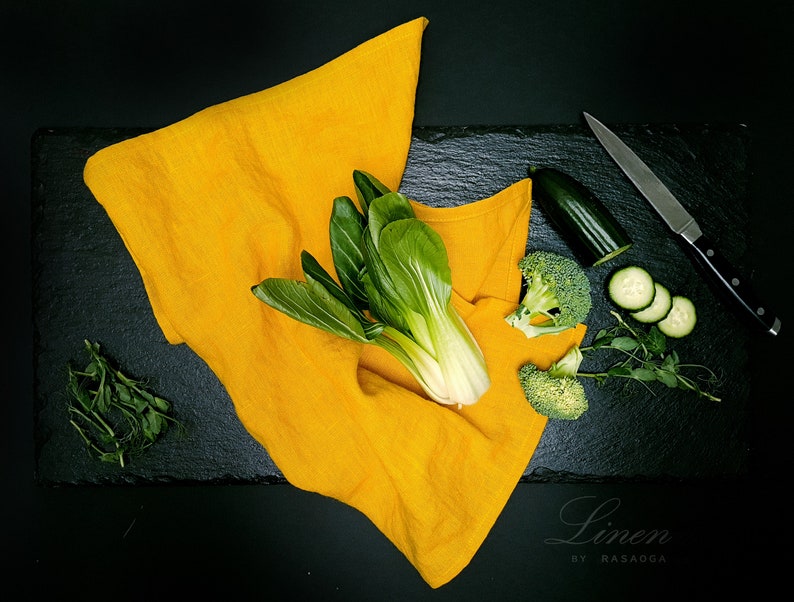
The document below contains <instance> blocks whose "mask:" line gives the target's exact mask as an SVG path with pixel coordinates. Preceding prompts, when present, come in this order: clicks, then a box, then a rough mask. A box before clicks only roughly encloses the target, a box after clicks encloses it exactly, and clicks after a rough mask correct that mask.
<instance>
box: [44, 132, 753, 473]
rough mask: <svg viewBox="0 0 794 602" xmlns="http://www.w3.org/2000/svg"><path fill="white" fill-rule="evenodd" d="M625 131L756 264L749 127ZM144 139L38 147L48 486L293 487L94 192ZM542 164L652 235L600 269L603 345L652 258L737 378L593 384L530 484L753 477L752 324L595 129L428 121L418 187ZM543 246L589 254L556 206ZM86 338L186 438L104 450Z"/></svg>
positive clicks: (736, 259)
mask: <svg viewBox="0 0 794 602" xmlns="http://www.w3.org/2000/svg"><path fill="white" fill-rule="evenodd" d="M614 129H615V131H616V133H618V134H619V135H620V136H621V137H622V138H623V139H624V140H625V141H626V142H627V143H628V144H629V145H630V146H631V147H633V148H634V149H635V150H636V151H637V152H638V153H639V154H640V155H641V156H642V157H643V158H644V159H645V160H646V162H647V163H648V164H649V165H650V166H651V167H652V168H653V169H654V170H655V171H656V172H657V174H658V175H659V176H660V177H661V178H662V179H664V180H665V181H666V182H667V183H668V186H669V188H670V189H671V191H672V192H673V193H674V194H675V195H677V196H678V198H679V199H680V200H681V201H682V202H683V203H684V204H685V205H686V206H687V207H688V208H689V209H690V212H691V213H693V215H694V216H695V217H696V218H697V219H698V220H699V222H700V223H701V225H702V226H703V228H704V230H705V231H706V233H707V234H709V235H710V237H711V238H712V239H713V240H714V242H715V244H717V245H718V246H719V247H720V248H721V249H722V250H723V252H724V254H725V255H726V256H727V257H728V259H730V260H731V261H732V262H733V263H734V264H735V265H736V266H737V267H738V268H739V269H740V270H741V271H742V272H744V273H746V274H750V273H751V272H750V266H748V265H747V264H746V257H747V252H748V249H749V244H750V241H749V228H748V212H749V211H748V199H747V184H748V170H747V152H748V146H749V143H750V136H749V133H748V131H747V129H746V128H745V127H743V126H741V125H734V124H721V125H705V124H693V125H672V124H671V125H653V126H648V125H624V126H621V127H615V128H614ZM144 131H145V130H135V129H112V128H102V129H85V128H81V129H43V130H40V131H38V132H36V134H35V135H34V137H33V140H32V174H33V182H32V201H33V206H32V211H33V233H32V256H33V279H34V286H33V311H34V351H35V366H34V375H35V384H34V386H35V396H36V399H35V416H34V437H35V449H36V481H37V483H39V484H41V485H47V486H59V485H75V484H95V485H98V484H113V485H115V484H137V485H144V484H153V483H179V484H187V483H205V484H206V483H219V484H234V483H280V482H284V478H283V475H282V474H281V472H280V471H279V469H278V467H277V466H275V464H274V463H273V462H272V460H271V459H270V457H269V456H268V454H267V451H266V450H265V449H263V448H262V446H261V445H260V444H259V443H258V442H256V441H255V440H254V439H253V438H252V437H251V436H250V435H249V434H248V433H247V431H245V429H244V428H243V427H242V425H241V424H240V422H239V420H238V419H237V417H236V415H235V412H234V407H233V405H232V402H231V400H230V399H229V397H228V395H227V393H226V391H225V389H224V388H223V386H222V385H221V384H220V383H219V381H218V380H217V378H216V377H215V375H214V374H213V373H212V372H211V371H210V370H209V368H208V367H207V366H206V364H204V362H203V361H202V360H201V359H200V358H199V357H198V356H196V355H195V354H194V353H193V352H192V351H191V350H190V349H189V348H187V347H186V346H185V345H179V346H172V345H170V344H168V343H167V342H166V340H165V338H164V337H163V335H162V333H161V332H160V330H159V328H158V326H157V324H156V322H155V320H154V317H153V314H152V312H151V307H150V305H149V302H148V299H147V297H146V294H145V292H144V289H143V284H142V281H141V278H140V275H139V273H138V271H137V268H136V267H135V265H134V263H133V262H132V259H131V257H130V256H129V254H128V253H127V251H126V249H125V248H124V245H123V243H122V241H121V239H120V237H119V236H118V233H117V232H116V230H115V228H114V227H113V225H112V223H111V222H110V220H109V219H108V217H107V215H106V214H105V212H104V209H102V207H101V206H100V205H99V204H98V203H97V202H96V201H95V200H94V198H93V197H92V195H91V193H90V192H89V190H88V189H87V188H86V187H85V185H84V184H83V181H82V170H83V167H84V165H85V161H86V160H87V159H88V157H89V156H90V155H91V154H93V153H94V152H96V151H97V150H99V149H100V148H103V147H105V146H108V145H110V144H113V143H115V142H118V141H120V140H123V139H125V138H129V137H132V136H135V135H138V134H141V133H143V132H144ZM530 164H534V165H538V166H552V167H557V168H560V169H562V170H564V171H566V172H568V173H570V174H571V175H573V176H574V177H576V178H577V179H579V180H580V181H581V182H582V183H584V184H585V185H586V186H588V187H589V188H590V189H591V190H592V191H593V192H594V193H596V195H597V196H599V197H600V198H601V200H602V201H604V203H605V204H606V205H607V206H608V207H609V208H610V209H611V210H612V212H613V213H614V214H615V216H616V217H617V218H618V219H619V220H620V221H621V222H622V223H623V224H624V226H625V227H626V229H627V230H628V232H629V234H630V235H631V236H632V237H633V239H634V241H635V245H634V247H633V248H632V249H631V250H630V251H628V252H626V253H624V254H623V255H621V256H620V257H619V258H617V259H616V260H614V261H613V262H610V263H608V264H606V265H604V266H600V267H597V268H588V269H587V273H588V276H589V277H590V280H591V283H592V285H593V291H594V295H593V297H594V308H593V311H592V313H591V316H590V319H589V320H588V325H589V327H590V332H589V333H588V337H587V338H586V339H585V342H588V341H589V339H590V337H591V336H592V335H593V334H594V333H595V331H596V330H598V328H599V327H605V326H609V325H611V324H612V323H613V322H612V318H611V317H610V316H609V313H608V312H609V310H610V309H611V307H610V306H609V304H608V303H607V302H606V298H605V295H604V294H603V288H604V282H605V278H606V276H607V275H608V274H609V272H610V271H611V270H613V269H615V268H616V267H618V266H620V265H624V264H627V263H638V264H640V265H644V266H646V267H647V268H648V269H649V270H650V271H651V272H652V273H653V274H654V276H655V277H656V278H657V280H659V281H660V282H663V283H665V284H666V285H667V286H668V288H670V289H671V291H673V292H682V293H685V294H686V295H687V296H689V297H690V298H691V299H692V300H693V301H694V302H695V304H696V305H697V307H698V309H699V323H698V326H697V328H696V331H695V332H694V333H693V334H692V335H691V336H690V337H688V338H686V339H682V340H680V341H675V342H673V343H671V344H672V345H673V347H674V348H675V349H676V350H677V351H678V353H679V355H680V356H681V357H682V358H683V359H684V360H686V361H689V362H693V363H705V364H708V365H709V366H710V367H712V368H719V369H721V370H722V376H723V382H722V383H721V386H720V388H719V390H718V392H719V393H720V394H721V396H722V398H723V400H722V401H721V402H719V403H716V402H709V401H706V400H702V399H698V398H696V397H695V396H694V395H692V394H688V393H685V392H682V391H677V390H668V389H660V388H658V387H654V389H653V391H654V393H651V392H649V391H648V390H646V389H643V388H642V387H641V386H639V385H637V386H631V387H628V388H626V387H623V386H621V383H614V382H612V383H609V384H607V385H605V386H603V387H598V386H597V385H595V384H594V383H593V382H591V381H585V386H586V387H587V390H588V397H589V399H590V402H591V404H590V405H591V407H590V410H589V411H588V412H587V413H586V414H585V415H584V416H583V417H582V418H581V419H580V420H578V421H575V422H563V421H550V422H549V425H548V427H547V428H546V431H545V432H544V435H543V438H542V440H541V442H540V445H539V446H538V448H537V450H536V453H535V455H534V456H533V458H532V460H531V462H530V463H529V465H528V466H527V469H526V471H525V472H524V475H523V478H522V481H525V482H583V481H587V482H614V481H622V482H623V481H655V482H658V481H692V480H704V479H710V480H713V479H723V478H732V477H736V476H740V475H743V474H745V472H746V470H747V463H748V447H749V442H748V428H749V425H748V417H747V405H748V402H749V399H750V393H751V388H750V384H749V382H748V378H749V377H748V362H749V358H748V357H747V344H746V343H747V340H748V338H749V337H750V331H749V327H748V326H747V325H745V324H744V323H742V322H738V321H737V319H736V317H735V314H734V313H732V311H731V309H729V307H728V306H726V305H725V304H724V303H722V301H721V299H720V298H719V297H718V296H716V295H715V293H714V291H713V289H712V288H710V286H709V285H708V284H707V283H706V282H704V281H702V279H701V277H700V275H699V273H698V272H697V271H696V270H695V268H694V267H693V265H692V264H691V262H690V261H689V259H688V257H687V256H686V254H685V253H684V252H683V250H682V249H681V247H680V246H679V245H678V244H677V243H676V242H675V241H674V240H672V239H671V238H670V236H669V235H668V232H667V230H666V228H665V227H664V225H663V224H662V222H661V220H660V219H659V218H658V217H657V216H656V215H655V214H654V213H653V211H652V210H651V209H650V208H649V207H648V206H647V204H646V203H645V202H644V201H643V200H642V199H641V198H640V197H639V195H638V193H637V192H636V191H635V190H634V188H633V187H632V186H631V184H630V183H629V182H628V181H627V180H626V179H625V178H624V177H623V176H622V175H621V174H620V172H619V171H618V170H617V168H616V166H615V165H614V164H613V163H612V162H611V159H609V157H608V156H607V155H606V153H605V152H604V151H603V150H602V149H601V147H600V146H599V145H598V143H597V142H596V141H595V139H594V138H593V137H592V135H591V134H590V133H589V130H586V129H585V128H584V127H581V126H531V127H530V126H526V127H525V126H520V127H421V128H415V130H414V133H413V140H412V145H411V151H410V154H409V158H408V164H407V168H406V171H405V175H404V178H403V182H402V186H401V191H402V192H404V193H405V194H407V195H408V196H409V197H411V198H414V199H416V200H419V201H422V202H425V203H427V204H430V205H436V206H454V205H458V204H463V203H468V202H472V201H474V200H478V199H481V198H486V197H489V196H491V195H493V194H494V193H496V192H498V191H499V190H501V189H503V188H505V187H507V186H509V185H510V184H512V183H514V182H516V181H517V180H519V179H522V178H525V177H527V175H528V171H527V170H528V166H529V165H530ZM530 248H543V249H549V250H554V251H557V252H560V253H563V254H569V255H570V254H571V251H570V249H569V248H568V246H567V244H566V242H565V240H564V239H562V238H561V237H560V236H559V235H558V233H557V232H555V230H554V229H553V228H552V227H551V225H550V224H549V223H548V222H547V221H546V220H545V218H544V215H543V213H542V210H541V209H540V207H539V206H535V207H534V208H533V211H532V217H531V224H530V236H529V242H528V249H530ZM726 325H728V326H727V327H726ZM84 339H89V340H91V341H96V342H99V343H100V345H101V346H102V349H103V351H104V352H105V353H106V354H107V355H109V356H110V357H111V358H112V359H114V360H115V361H116V362H118V363H119V364H120V365H121V367H122V369H125V370H126V371H127V373H129V374H131V375H133V376H136V377H141V378H146V379H147V380H148V382H149V384H150V386H151V387H152V388H153V389H154V390H155V391H156V392H157V393H158V394H160V395H161V396H163V397H165V398H167V399H169V400H170V401H171V402H172V403H173V404H174V407H175V411H176V414H177V417H178V418H179V420H180V421H181V422H183V423H184V424H185V426H186V427H187V428H186V431H185V433H184V434H181V435H180V434H179V433H178V431H176V430H171V431H169V433H168V434H167V435H166V437H165V438H164V439H163V440H162V441H160V442H159V443H158V444H157V445H155V446H154V447H152V448H151V449H150V450H149V451H148V452H147V453H146V454H145V455H143V456H141V457H139V458H136V459H134V461H133V462H132V463H131V464H129V465H128V466H127V467H126V468H124V469H123V470H122V469H120V468H119V467H118V466H117V465H114V464H104V463H101V462H98V461H97V460H95V459H93V458H91V457H90V456H89V455H88V454H87V452H86V450H85V449H84V447H83V445H82V442H81V440H80V439H79V437H78V436H77V434H76V433H75V432H74V430H73V429H72V427H71V426H70V425H69V421H68V415H67V412H66V394H65V384H66V365H67V363H69V362H71V363H73V364H74V365H76V366H80V367H82V366H84V365H85V361H86V356H85V354H84V351H83V340H84ZM583 367H587V366H583ZM591 367H592V366H591Z"/></svg>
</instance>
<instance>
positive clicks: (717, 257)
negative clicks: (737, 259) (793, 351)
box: [690, 235, 781, 335]
mask: <svg viewBox="0 0 794 602" xmlns="http://www.w3.org/2000/svg"><path fill="white" fill-rule="evenodd" d="M690 246H691V248H692V250H693V251H694V254H695V258H696V259H697V261H698V263H700V264H701V265H702V266H703V268H704V269H705V270H706V271H707V272H709V274H710V275H711V276H712V277H713V278H714V279H715V280H716V281H717V282H719V283H720V285H721V286H722V287H723V288H724V290H725V291H726V292H727V293H728V295H729V297H731V298H732V299H733V300H734V301H736V302H737V303H738V305H739V307H741V308H743V309H744V313H746V314H747V315H749V316H751V317H752V318H754V320H755V322H756V323H757V324H760V326H761V327H762V328H763V329H765V330H766V332H768V333H769V334H772V335H776V334H777V333H778V332H779V331H780V326H781V322H780V319H779V318H778V317H777V316H775V314H774V313H773V312H772V311H770V310H769V308H768V307H766V306H765V305H763V304H762V303H761V302H760V301H759V300H758V299H756V297H755V295H754V294H753V292H752V290H750V283H749V280H745V279H744V278H743V277H742V276H740V275H739V273H738V272H737V271H736V269H735V268H734V267H733V266H732V265H731V264H730V263H729V262H728V260H727V259H725V257H723V255H722V254H721V253H720V252H719V251H717V248H716V247H715V246H714V245H713V244H712V243H711V241H710V240H709V239H708V238H706V237H705V236H702V235H701V236H699V237H698V238H696V239H695V240H694V241H693V242H691V243H690Z"/></svg>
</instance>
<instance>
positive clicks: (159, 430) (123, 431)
mask: <svg viewBox="0 0 794 602" xmlns="http://www.w3.org/2000/svg"><path fill="white" fill-rule="evenodd" d="M85 350H86V352H87V353H88V355H89V358H90V361H89V363H88V365H87V366H86V367H85V368H84V369H83V370H76V369H74V368H72V366H71V365H69V366H67V371H68V384H67V392H68V394H69V407H68V411H69V415H70V420H69V422H70V423H71V425H72V426H73V427H74V428H75V430H76V431H77V433H78V434H79V435H80V437H81V438H82V439H83V442H84V443H85V445H86V448H87V449H88V451H89V452H90V453H91V454H92V455H93V456H95V457H96V458H98V459H99V460H102V461H103V462H112V463H118V464H119V465H120V466H121V467H122V468H123V467H124V466H125V465H126V464H127V462H128V461H129V459H131V458H132V457H134V456H137V455H139V454H141V453H143V452H144V451H146V449H148V448H149V447H150V446H151V445H152V444H153V443H155V442H156V441H157V440H158V439H159V438H160V437H161V436H162V435H163V434H165V432H166V430H167V429H168V425H169V423H174V424H175V425H178V426H179V427H180V428H181V427H182V425H181V424H180V423H179V422H178V421H177V420H176V419H175V418H173V417H172V416H171V411H172V408H171V404H170V403H169V402H168V401H166V400H165V399H163V398H162V397H159V396H158V395H155V394H154V393H152V392H151V391H150V390H149V389H148V388H147V387H146V384H145V383H144V382H143V381H140V380H137V379H135V378H131V377H129V376H127V375H126V374H124V373H123V372H122V371H121V370H120V369H119V368H118V367H117V366H114V365H113V364H112V363H111V361H110V360H109V359H108V358H107V357H105V355H103V354H102V353H101V352H100V347H99V344H98V343H91V342H90V341H85Z"/></svg>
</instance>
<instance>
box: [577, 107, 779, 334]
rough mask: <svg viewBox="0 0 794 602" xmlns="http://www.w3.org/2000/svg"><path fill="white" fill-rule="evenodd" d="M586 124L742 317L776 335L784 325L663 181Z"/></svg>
mask: <svg viewBox="0 0 794 602" xmlns="http://www.w3.org/2000/svg"><path fill="white" fill-rule="evenodd" d="M584 117H585V119H586V120H587V124H588V125H589V126H590V129H591V130H593V133H594V134H595V136H596V138H597V139H598V141H599V142H600V143H601V145H602V146H603V147H604V148H605V149H606V151H607V153H609V155H610V156H611V157H612V159H614V160H615V163H617V164H618V167H620V169H621V170H623V173H625V174H626V176H628V178H629V180H631V182H632V183H633V184H634V186H636V187H637V189H638V190H639V191H640V193H641V194H642V196H644V197H645V198H646V199H647V200H648V202H649V203H650V204H651V206H652V207H653V208H654V209H655V210H656V212H657V213H658V214H659V215H660V216H661V217H662V219H663V220H664V221H665V223H666V224H667V225H668V226H669V227H670V229H671V230H672V231H673V232H675V233H676V234H677V235H678V236H680V237H681V238H682V239H683V240H684V241H685V242H686V244H687V246H688V247H689V248H690V249H691V250H692V252H693V254H694V257H695V259H696V261H697V263H698V264H699V265H700V266H701V267H702V268H704V269H705V270H706V272H707V273H708V274H709V275H710V276H712V277H713V279H714V280H715V281H716V282H717V283H718V284H719V286H721V287H722V288H724V289H725V290H726V291H727V292H728V295H729V297H730V298H732V299H734V300H735V301H736V302H737V303H738V306H739V307H740V308H743V313H745V314H746V315H748V316H750V317H751V318H752V319H753V320H754V321H755V322H756V323H757V324H759V325H760V326H761V327H762V328H763V329H764V330H765V331H766V332H768V333H769V334H772V335H776V334H777V333H778V332H779V331H780V326H781V322H780V319H779V318H777V317H776V316H775V315H774V313H773V312H771V311H770V310H769V308H767V307H766V306H764V305H763V304H762V303H760V302H759V301H758V300H757V299H756V298H755V295H754V294H753V292H752V291H751V290H750V287H749V282H747V281H745V279H744V278H742V277H741V276H740V275H739V273H738V272H737V271H736V269H735V268H734V267H733V266H732V265H731V264H730V263H729V262H728V261H727V260H726V259H725V258H724V257H723V256H722V255H721V254H720V252H719V251H717V249H716V248H715V247H714V245H713V244H712V243H711V241H710V240H709V239H708V238H707V237H706V236H704V234H703V232H702V231H701V229H700V226H699V225H698V223H697V222H696V221H695V218H693V217H692V216H691V215H690V214H689V213H688V212H687V210H686V209H684V207H683V206H682V205H681V203H679V202H678V200H677V199H676V198H675V197H674V196H673V194H672V193H671V192H670V191H669V190H668V189H667V187H666V186H665V185H664V184H663V183H662V181H661V180H660V179H659V178H657V177H656V175H654V173H653V172H652V171H651V169H650V168H649V167H648V166H647V165H646V164H645V163H644V162H643V161H642V159H640V158H639V157H638V156H637V155H636V154H635V153H634V152H633V151H632V150H631V149H630V148H629V147H628V146H626V144H624V143H623V141H622V140H620V138H618V137H617V136H616V135H615V134H613V133H612V132H611V131H610V130H609V129H607V127H606V126H605V125H604V124H603V123H601V122H600V121H598V120H597V119H595V118H594V117H593V116H592V115H590V114H588V113H584Z"/></svg>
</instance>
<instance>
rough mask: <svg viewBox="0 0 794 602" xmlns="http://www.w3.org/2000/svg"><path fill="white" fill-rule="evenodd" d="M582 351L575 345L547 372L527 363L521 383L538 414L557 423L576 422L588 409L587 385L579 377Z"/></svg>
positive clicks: (522, 368) (522, 369)
mask: <svg viewBox="0 0 794 602" xmlns="http://www.w3.org/2000/svg"><path fill="white" fill-rule="evenodd" d="M581 363H582V352H581V350H580V349H579V347H578V346H574V347H572V348H571V349H570V351H568V353H566V354H565V355H564V356H563V357H562V358H561V359H560V360H559V361H557V362H555V363H554V364H552V365H551V367H550V368H549V369H548V370H541V369H540V368H538V367H537V366H536V365H535V364H532V363H528V364H524V365H523V366H521V368H519V370H518V380H519V382H520V383H521V388H522V389H523V390H524V395H525V396H526V398H527V401H528V402H529V403H530V405H531V406H532V407H533V408H534V409H535V411H536V412H537V413H538V414H541V415H542V416H548V417H549V418H554V419H558V420H576V419H577V418H579V417H580V416H581V415H582V414H584V413H585V412H586V411H587V409H588V407H589V404H588V401H587V396H586V395H585V390H584V386H583V385H582V383H581V382H580V381H579V379H578V378H577V371H578V370H579V365H580V364H581Z"/></svg>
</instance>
